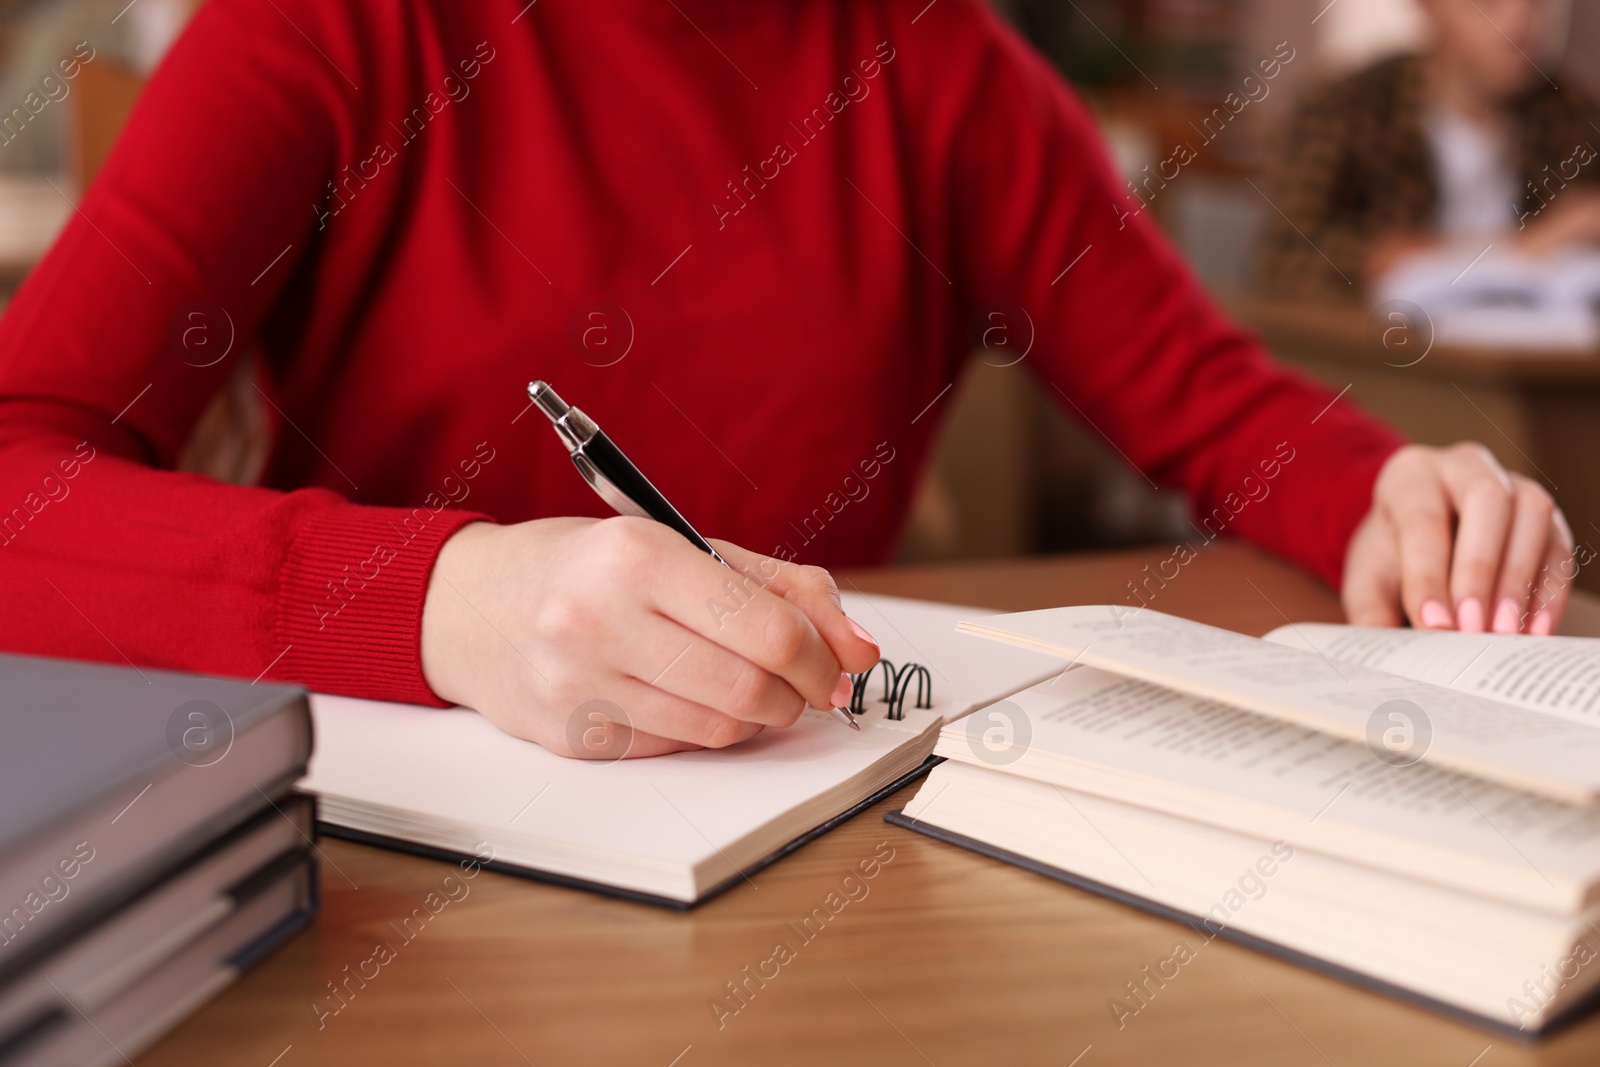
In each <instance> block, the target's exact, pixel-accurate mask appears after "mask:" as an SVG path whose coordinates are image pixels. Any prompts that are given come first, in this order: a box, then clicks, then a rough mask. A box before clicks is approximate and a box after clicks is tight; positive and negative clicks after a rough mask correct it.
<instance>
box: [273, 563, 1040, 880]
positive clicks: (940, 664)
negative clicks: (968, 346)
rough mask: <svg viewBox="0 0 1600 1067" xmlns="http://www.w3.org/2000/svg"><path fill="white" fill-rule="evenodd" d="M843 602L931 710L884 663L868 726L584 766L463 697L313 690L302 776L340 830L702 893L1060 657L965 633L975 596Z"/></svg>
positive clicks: (893, 780)
mask: <svg viewBox="0 0 1600 1067" xmlns="http://www.w3.org/2000/svg"><path fill="white" fill-rule="evenodd" d="M844 606H845V610H846V611H847V612H848V613H849V614H850V616H851V617H852V618H854V619H857V620H859V621H860V622H861V624H862V625H863V626H865V627H866V628H867V629H868V630H869V631H871V632H872V633H873V635H874V636H875V637H877V638H878V640H879V641H880V642H882V647H883V653H884V656H885V657H886V658H888V659H889V660H891V661H892V662H894V663H895V664H896V665H904V664H906V663H918V664H921V665H923V666H925V667H927V668H928V674H927V681H928V682H929V683H931V686H930V689H929V691H927V693H926V695H927V696H928V698H929V699H928V700H927V704H928V706H927V707H917V706H916V704H917V700H916V695H917V694H916V690H915V688H914V687H913V688H911V689H910V691H909V693H908V694H907V698H906V699H905V701H904V704H903V715H904V717H903V718H895V717H892V716H891V714H890V705H889V704H888V703H886V702H885V701H884V700H882V699H881V698H882V697H883V690H882V686H881V671H880V673H877V674H874V675H872V676H870V677H869V678H868V679H867V682H868V684H867V687H866V691H865V692H864V694H863V698H864V699H863V707H864V712H865V714H863V715H861V716H860V717H859V718H858V720H857V721H858V722H859V723H860V725H861V732H859V733H857V732H855V731H852V730H849V729H847V728H845V727H844V726H842V725H841V724H840V723H838V722H836V721H834V720H833V719H832V718H830V717H828V716H827V715H825V714H823V713H822V712H819V711H815V710H808V711H807V712H806V713H805V714H804V715H803V716H802V718H801V720H800V722H799V723H797V724H796V725H795V726H793V727H791V728H789V729H787V730H767V731H765V732H764V733H762V734H759V735H758V736H756V737H755V738H754V739H752V740H750V741H747V742H745V743H744V744H741V745H737V746H734V747H733V748H729V749H723V750H718V751H702V752H680V753H675V754H673V755H669V756H658V757H655V758H652V759H642V760H628V759H619V760H613V761H586V760H576V759H567V758H564V757H561V756H556V755H552V754H551V753H549V752H547V751H546V750H544V749H542V748H540V747H539V746H538V745H535V744H533V743H531V742H527V741H520V740H517V739H516V738H513V737H510V736H509V735H507V734H504V733H502V732H500V730H499V729H497V728H496V727H495V726H494V725H493V724H491V723H490V722H488V721H487V720H486V719H484V718H482V717H481V716H479V715H478V714H477V713H476V712H473V711H469V710H466V709H462V708H456V709H444V710H441V709H437V708H423V707H413V706H407V705H399V704H383V703H377V702H372V701H363V700H352V699H349V698H344V697H334V696H322V695H316V696H313V697H312V703H311V711H312V717H313V720H314V723H315V727H316V737H317V745H316V751H315V753H314V754H313V756H312V760H311V769H310V773H309V774H308V776H307V777H306V779H305V780H304V781H303V782H302V783H301V787H302V788H304V789H308V790H310V791H311V792H314V793H316V794H317V795H318V797H319V799H320V803H319V812H318V815H319V818H320V819H321V820H322V823H323V829H324V830H325V831H326V832H328V833H330V834H332V835H334V836H339V837H348V838H353V839H355V840H359V841H366V842H369V843H375V844H380V845H385V846H389V847H395V848H402V849H407V850H410V851H416V852H421V853H423V854H427V855H434V856H440V857H445V858H455V857H465V856H471V857H472V858H473V859H474V860H476V861H478V862H481V863H485V865H487V866H489V867H491V868H494V869H499V870H505V871H509V872H511V873H515V874H521V875H525V876H527V877H531V878H538V879H542V880H546V881H554V882H558V883H562V884H567V885H576V886H580V887H582V888H588V889H594V890H598V891H601V892H608V893H612V894H614V895H620V896H626V897H630V898H632V899H637V900H644V901H648V902H651V903H657V904H666V905H669V906H674V907H685V906H688V905H691V904H694V903H698V902H700V901H702V900H705V899H707V898H708V897H709V896H711V895H713V894H715V893H717V892H719V891H720V890H722V889H724V888H726V887H728V886H731V885H736V884H740V883H741V882H743V881H745V880H748V878H749V876H750V874H751V873H752V872H753V871H755V870H756V869H758V868H760V867H762V866H765V865H766V864H767V863H770V862H771V861H772V860H774V859H776V858H778V857H779V856H781V855H784V854H786V853H787V852H788V851H790V850H791V849H793V848H795V847H798V846H799V845H800V844H802V843H804V842H805V841H807V840H810V839H811V838H812V837H814V836H815V835H816V834H817V833H820V832H822V831H823V830H826V829H828V828H829V827H831V826H832V825H834V824H835V823H836V822H838V821H839V820H841V819H843V818H846V817H848V816H849V815H851V814H854V813H855V812H856V811H858V810H860V809H861V808H862V807H864V806H866V805H867V804H869V803H872V802H875V801H876V799H877V798H878V797H880V796H881V795H884V794H885V793H886V792H887V791H889V790H891V789H894V788H898V787H899V786H900V785H902V784H904V782H906V781H907V780H909V778H910V777H911V776H912V775H915V774H917V773H919V772H920V771H921V770H922V769H924V764H925V763H926V761H927V759H928V756H929V753H930V752H931V751H932V749H933V743H934V740H935V737H936V735H937V733H938V730H939V727H940V726H941V725H942V724H943V723H945V722H947V721H950V720H953V719H955V718H958V717H959V716H961V715H964V714H966V713H967V712H968V711H970V710H971V709H972V708H974V707H977V706H980V705H982V704H988V703H991V702H992V701H994V700H997V699H999V698H1001V697H1004V696H1007V695H1009V694H1011V693H1014V692H1016V691H1017V690H1019V689H1021V688H1023V687H1024V686H1027V685H1030V684H1032V683H1033V682H1035V681H1038V680H1039V679H1040V678H1043V677H1047V676H1049V675H1050V674H1053V673H1054V672H1055V671H1056V670H1057V669H1058V667H1057V665H1056V664H1055V663H1054V661H1053V660H1052V659H1051V658H1049V657H1045V656H1040V655H1037V654H1035V653H1029V652H1023V651H1019V650H1016V649H1008V648H1001V647H991V648H988V649H984V647H983V646H976V647H975V646H974V642H972V641H970V640H968V639H966V638H962V637H959V636H957V634H956V633H955V632H954V628H955V625H956V623H957V622H958V621H959V620H961V619H963V618H971V617H973V616H974V615H976V614H981V612H979V611H974V610H973V609H971V608H954V607H947V606H944V605H937V604H925V603H920V602H917V601H912V600H901V599H897V598H894V597H878V596H873V597H863V596H856V595H851V594H845V597H844ZM979 653H981V654H979ZM891 695H892V694H891ZM485 861H486V862H485Z"/></svg>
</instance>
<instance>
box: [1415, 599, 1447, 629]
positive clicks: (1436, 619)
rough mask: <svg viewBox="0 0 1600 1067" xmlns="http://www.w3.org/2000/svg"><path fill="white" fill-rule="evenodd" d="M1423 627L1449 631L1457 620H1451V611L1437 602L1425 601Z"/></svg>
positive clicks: (1423, 603)
mask: <svg viewBox="0 0 1600 1067" xmlns="http://www.w3.org/2000/svg"><path fill="white" fill-rule="evenodd" d="M1422 625H1424V626H1426V627H1427V628H1428V629H1430V630H1448V629H1450V628H1451V627H1453V626H1454V625H1455V620H1453V619H1451V618H1450V611H1449V609H1448V608H1446V607H1445V606H1444V605H1443V604H1441V603H1439V602H1438V601H1437V600H1424V601H1423V602H1422Z"/></svg>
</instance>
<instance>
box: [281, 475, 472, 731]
mask: <svg viewBox="0 0 1600 1067" xmlns="http://www.w3.org/2000/svg"><path fill="white" fill-rule="evenodd" d="M488 519H489V517H488V516H487V515H481V514H478V513H476V512H470V511H453V510H440V511H431V510H429V509H428V508H427V507H418V508H411V509H406V508H376V507H359V506H355V505H350V506H348V507H335V508H331V509H328V510H326V511H321V512H318V513H316V514H314V515H311V516H309V517H308V518H307V519H306V521H305V522H304V523H303V524H302V525H301V526H300V527H299V528H298V529H297V530H296V531H295V535H294V541H293V544H292V545H291V546H290V550H289V558H288V559H287V560H286V561H285V563H284V567H283V572H282V574H281V575H280V577H279V582H278V600H277V611H276V617H275V619H274V626H273V628H274V630H275V632H276V634H277V638H278V641H279V642H280V647H283V646H287V651H286V652H284V654H283V656H282V657H281V658H280V659H279V660H278V662H277V663H276V664H275V665H274V666H273V668H272V670H271V672H270V673H271V675H272V677H274V678H278V679H284V680H290V681H293V682H295V683H297V684H299V685H304V686H306V687H308V688H310V689H312V690H315V691H317V692H322V693H339V694H344V695H348V696H358V697H367V698H369V699H373V700H392V701H397V702H402V703H409V704H432V705H435V706H440V707H442V706H444V705H445V703H446V702H445V701H442V700H440V699H439V698H438V697H437V696H436V695H435V694H434V692H433V690H432V689H430V688H429V687H428V683H427V682H426V681H425V680H424V678H423V675H422V606H423V601H424V599H425V598H426V596H427V592H428V577H429V575H430V574H431V573H432V571H433V563H434V560H435V559H437V558H438V556H439V549H440V547H441V546H442V545H443V544H444V543H445V541H447V540H448V539H449V538H450V537H451V535H453V534H454V533H455V532H456V531H457V530H459V529H461V527H463V526H465V525H466V524H467V523H470V522H477V521H480V520H482V521H487V520H488Z"/></svg>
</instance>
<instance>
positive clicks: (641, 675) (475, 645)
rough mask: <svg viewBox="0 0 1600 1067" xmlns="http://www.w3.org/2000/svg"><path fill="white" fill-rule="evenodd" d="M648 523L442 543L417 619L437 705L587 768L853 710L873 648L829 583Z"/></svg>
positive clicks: (474, 527) (480, 527)
mask: <svg viewBox="0 0 1600 1067" xmlns="http://www.w3.org/2000/svg"><path fill="white" fill-rule="evenodd" d="M716 546H717V551H718V552H719V553H721V554H722V556H723V558H724V559H726V560H727V561H728V562H729V563H730V564H732V565H733V567H734V570H733V571H729V570H728V569H727V568H726V567H723V566H722V565H720V564H718V563H717V562H716V561H715V560H713V559H712V558H711V557H710V556H708V555H706V554H705V553H704V552H701V551H700V550H699V549H696V548H695V547H694V546H693V545H691V544H690V543H689V542H688V541H686V540H685V539H684V538H683V537H682V536H681V535H679V534H678V533H677V532H675V531H674V530H672V529H670V528H668V527H666V526H663V525H661V524H660V523H656V522H652V521H650V520H648V519H638V518H614V519H599V520H596V519H579V518H563V519H537V520H534V521H532V522H524V523H520V524H517V525H514V526H497V525H494V524H491V523H472V524H470V525H468V526H464V527H462V528H461V530H459V531H458V532H457V533H456V534H455V535H454V536H453V537H451V538H450V539H449V540H448V541H446V542H445V544H444V547H443V548H442V549H441V550H440V553H439V557H438V560H437V562H436V563H435V565H434V570H433V574H432V576H431V578H430V579H429V583H428V592H427V598H426V601H425V603H424V606H423V614H422V670H423V675H424V676H425V677H426V679H427V681H428V684H429V685H430V686H431V687H432V688H433V691H434V692H435V693H437V694H438V695H439V697H440V698H441V699H444V700H448V701H451V702H453V703H456V704H461V705H463V706H466V707H469V708H475V709H476V710H477V711H479V712H480V713H481V714H482V715H483V716H484V717H485V718H487V719H489V720H490V721H491V722H493V723H494V724H495V725H496V726H498V727H499V728H500V729H502V730H504V731H505V732H506V733H509V734H513V735H515V736H517V737H521V738H526V739H527V740H530V741H536V742H538V743H539V744H540V745H543V746H544V747H545V748H547V749H550V750H551V751H552V752H557V753H560V754H561V755H566V756H576V757H580V758H591V759H616V758H620V757H622V756H624V755H627V756H654V755H660V754H662V753H666V752H678V751H683V750H685V749H693V748H722V747H725V746H727V745H732V744H737V743H738V742H740V741H745V740H748V739H749V738H751V737H754V736H755V735H756V734H757V733H759V732H761V730H762V729H763V728H764V727H767V726H779V727H783V726H790V725H792V724H793V723H794V722H795V720H796V719H798V718H799V716H800V713H801V712H802V711H803V710H804V709H805V707H806V705H807V704H808V703H809V704H811V705H813V706H816V707H831V706H835V705H839V704H843V703H846V702H847V701H848V697H849V689H848V687H849V678H848V677H847V676H846V672H860V671H864V670H866V669H868V668H869V667H871V666H872V664H874V663H876V662H877V659H878V647H877V645H876V644H875V643H874V642H873V641H872V639H871V638H870V637H869V636H867V634H866V631H864V630H862V629H861V628H860V627H859V626H857V625H856V624H855V623H853V622H851V621H850V620H849V619H848V618H846V617H845V615H844V612H843V610H842V609H841V608H840V606H839V594H838V590H837V588H836V587H835V586H834V584H833V579H832V578H831V577H830V576H829V575H828V573H827V572H826V571H824V570H821V569H820V568H816V567H802V566H797V565H795V564H792V563H786V562H783V561H781V560H778V559H774V558H772V557H769V556H761V555H758V554H756V553H752V552H747V551H745V550H744V549H741V548H739V547H737V546H735V545H727V544H724V543H722V542H716Z"/></svg>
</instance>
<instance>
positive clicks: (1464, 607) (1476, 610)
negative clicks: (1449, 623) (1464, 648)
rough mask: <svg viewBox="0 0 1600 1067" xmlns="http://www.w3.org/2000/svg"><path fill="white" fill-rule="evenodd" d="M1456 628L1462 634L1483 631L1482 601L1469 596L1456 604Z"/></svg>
mask: <svg viewBox="0 0 1600 1067" xmlns="http://www.w3.org/2000/svg"><path fill="white" fill-rule="evenodd" d="M1456 629H1458V630H1460V631H1461V632H1462V633H1464V634H1481V633H1483V601H1481V600H1479V599H1478V598H1477V597H1475V596H1469V597H1467V599H1465V600H1463V601H1462V602H1461V603H1459V604H1457V605H1456Z"/></svg>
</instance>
